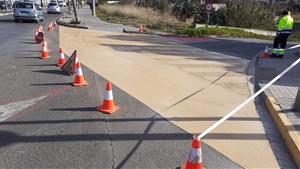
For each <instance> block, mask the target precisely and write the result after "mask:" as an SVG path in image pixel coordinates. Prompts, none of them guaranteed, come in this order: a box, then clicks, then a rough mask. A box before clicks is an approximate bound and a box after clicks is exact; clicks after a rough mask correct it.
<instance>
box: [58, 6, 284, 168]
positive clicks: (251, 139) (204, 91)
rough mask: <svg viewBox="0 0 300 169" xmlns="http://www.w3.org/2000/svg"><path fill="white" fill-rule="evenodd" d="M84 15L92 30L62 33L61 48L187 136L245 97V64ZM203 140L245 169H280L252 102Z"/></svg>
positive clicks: (230, 57)
mask: <svg viewBox="0 0 300 169" xmlns="http://www.w3.org/2000/svg"><path fill="white" fill-rule="evenodd" d="M83 10H86V9H83ZM83 10H79V12H78V13H79V16H80V18H81V19H82V20H84V22H85V23H86V24H89V23H91V25H92V29H94V30H79V29H72V28H63V27H61V29H60V37H61V40H60V43H61V46H62V47H63V48H65V49H66V51H67V53H69V52H71V51H72V50H74V49H77V50H78V56H79V60H80V61H81V62H82V63H84V64H85V65H87V66H88V67H89V68H91V69H92V70H93V71H95V72H96V73H98V74H100V75H101V76H103V77H104V78H106V79H108V80H110V81H112V82H113V83H114V84H115V85H117V86H118V87H120V88H121V89H122V90H124V91H126V92H127V93H129V94H130V95H132V96H133V97H135V98H137V99H138V100H140V101H141V102H143V103H144V104H146V105H147V106H149V107H150V108H151V109H153V110H155V111H156V112H158V113H160V114H161V115H162V116H163V117H165V118H167V119H168V120H169V121H171V122H172V123H174V124H175V125H177V126H179V127H180V128H182V129H184V130H185V131H187V132H189V133H192V134H198V133H200V132H203V131H204V130H205V129H206V128H208V127H209V126H210V125H212V124H213V123H214V122H215V121H217V120H218V119H220V118H221V117H222V116H224V115H225V114H227V113H228V112H229V111H230V110H232V109H233V108H234V107H236V106H237V105H239V104H240V103H241V102H242V101H243V100H245V99H246V98H247V97H249V95H250V94H249V91H248V87H247V83H248V81H247V73H246V69H247V67H248V63H249V61H248V60H245V59H240V58H236V57H232V56H229V55H223V54H219V53H215V52H209V51H206V50H201V49H196V48H193V47H188V46H185V45H182V44H178V43H174V42H171V41H169V40H166V39H164V38H163V37H157V36H149V35H140V34H123V33H121V31H120V28H123V27H122V26H121V27H118V26H116V29H115V28H114V25H113V24H107V23H105V24H103V25H102V24H101V21H100V20H99V19H98V18H94V19H93V18H92V17H91V16H88V15H81V13H84V11H83ZM93 25H94V26H93ZM177 119H181V120H180V121H178V120H177ZM203 141H204V142H205V143H207V144H208V145H210V146H211V147H213V148H214V149H216V150H217V151H219V152H221V153H222V154H223V155H225V156H226V157H228V158H229V159H231V160H233V161H234V162H236V163H238V164H239V165H241V166H242V167H244V168H280V167H279V164H278V162H277V160H276V158H275V156H274V153H273V151H272V148H271V146H270V143H269V142H268V139H267V138H266V135H265V129H264V126H263V124H262V122H261V120H260V117H259V115H258V113H257V112H256V108H255V106H254V104H253V103H251V104H249V105H248V106H247V107H245V108H244V109H243V110H242V111H241V112H239V113H238V114H236V115H235V116H234V117H232V118H230V119H229V120H228V121H227V122H226V123H224V124H222V125H221V126H220V127H219V128H217V129H216V130H215V131H213V132H212V133H211V134H209V135H208V136H207V137H205V138H204V140H203ZM204 165H205V164H204Z"/></svg>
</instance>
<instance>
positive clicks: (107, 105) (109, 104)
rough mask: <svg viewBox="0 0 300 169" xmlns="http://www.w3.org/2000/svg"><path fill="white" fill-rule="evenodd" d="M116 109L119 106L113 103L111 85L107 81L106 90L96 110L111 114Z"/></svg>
mask: <svg viewBox="0 0 300 169" xmlns="http://www.w3.org/2000/svg"><path fill="white" fill-rule="evenodd" d="M118 109H119V107H118V106H116V105H115V103H114V99H113V92H112V85H111V83H110V82H108V83H107V84H106V92H105V95H104V100H103V104H102V106H101V107H99V108H97V110H98V111H100V112H103V113H106V114H112V113H114V112H115V111H117V110H118Z"/></svg>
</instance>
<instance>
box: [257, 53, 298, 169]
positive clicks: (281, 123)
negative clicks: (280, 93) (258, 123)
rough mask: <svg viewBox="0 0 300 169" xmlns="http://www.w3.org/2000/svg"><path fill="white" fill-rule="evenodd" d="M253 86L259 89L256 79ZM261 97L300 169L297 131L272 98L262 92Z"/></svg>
mask: <svg viewBox="0 0 300 169" xmlns="http://www.w3.org/2000/svg"><path fill="white" fill-rule="evenodd" d="M259 56H260V54H257V55H256V56H255V57H253V59H252V63H253V64H252V66H255V70H256V69H257V64H258V60H259V58H258V57H259ZM252 70H253V69H252ZM254 72H255V71H254ZM255 86H257V87H258V88H259V89H261V87H260V85H259V84H258V81H257V80H256V79H255ZM267 90H268V89H267ZM261 96H262V98H263V100H264V103H265V105H266V107H267V109H268V111H269V113H270V115H271V117H272V119H273V121H274V123H275V125H276V127H277V129H278V130H279V133H280V135H281V137H282V138H283V140H284V142H285V144H286V146H287V148H288V150H289V152H290V154H291V156H292V158H293V160H294V162H295V163H296V165H297V167H298V168H299V169H300V136H299V135H298V132H297V130H296V129H295V128H294V127H293V125H292V123H291V122H290V120H289V119H288V117H287V116H286V115H285V113H284V112H283V111H282V109H281V107H280V106H279V103H278V102H277V101H276V99H275V98H274V97H270V96H267V94H266V93H265V92H262V94H261Z"/></svg>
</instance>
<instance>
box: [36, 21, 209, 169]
mask: <svg viewBox="0 0 300 169" xmlns="http://www.w3.org/2000/svg"><path fill="white" fill-rule="evenodd" d="M139 31H144V30H143V28H142V26H141V28H140V30H139ZM42 48H43V50H42V52H41V58H42V59H46V58H49V55H48V46H47V42H46V38H44V40H43V42H42ZM65 63H66V59H65V56H64V52H63V50H62V48H60V49H59V60H58V63H57V66H59V67H62V66H63V65H64V64H65ZM72 84H73V86H76V87H80V86H87V85H88V83H87V82H86V80H85V79H84V76H83V72H82V69H81V65H80V62H79V60H78V58H77V57H76V58H75V79H74V82H73V83H72ZM118 109H119V107H118V106H117V105H115V103H114V100H113V92H112V84H111V83H110V82H108V83H107V84H106V92H105V95H104V100H103V103H102V105H101V106H100V107H98V108H97V109H96V110H97V111H100V112H103V113H107V114H112V113H114V112H115V111H117V110H118ZM181 169H203V164H202V148H201V141H200V139H199V138H198V137H197V136H195V137H194V138H193V142H192V150H191V152H190V155H189V157H188V160H187V162H186V163H185V164H183V165H182V166H181Z"/></svg>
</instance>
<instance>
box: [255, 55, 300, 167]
mask: <svg viewBox="0 0 300 169" xmlns="http://www.w3.org/2000/svg"><path fill="white" fill-rule="evenodd" d="M298 58H299V56H297V55H296V54H295V50H294V51H289V52H288V53H287V55H286V56H285V57H284V59H262V58H261V57H259V58H258V60H257V64H256V77H255V78H256V81H257V82H258V86H259V87H260V88H261V87H263V86H264V85H265V84H267V83H268V82H269V81H270V80H272V79H273V78H274V77H276V76H277V75H278V74H279V73H281V72H282V71H283V70H284V69H286V68H287V67H288V66H289V65H291V64H292V63H293V62H294V61H296V60H297V59H298ZM299 74H300V65H297V66H295V67H294V68H293V69H292V70H290V72H288V73H287V74H286V75H285V76H283V77H282V78H281V79H279V80H278V81H277V82H276V83H274V84H273V85H272V86H270V87H269V88H268V89H267V90H266V91H265V92H264V93H263V97H264V99H265V103H266V105H267V108H268V109H269V112H270V114H271V116H272V117H273V119H274V122H275V123H276V125H277V128H278V129H279V131H280V134H281V136H282V138H283V139H284V141H285V142H286V145H287V147H288V149H289V151H290V153H291V155H292V157H293V159H294V161H295V163H296V164H297V165H298V167H299V168H300V112H298V111H296V110H294V109H293V105H294V103H295V99H296V95H297V90H298V87H299V82H300V81H299V80H300V79H299Z"/></svg>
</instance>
